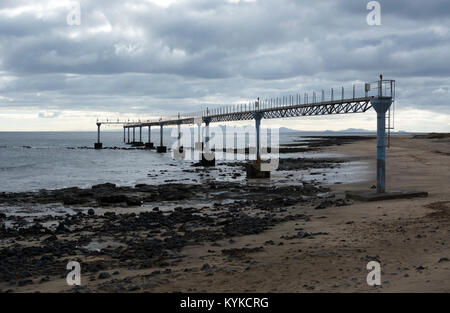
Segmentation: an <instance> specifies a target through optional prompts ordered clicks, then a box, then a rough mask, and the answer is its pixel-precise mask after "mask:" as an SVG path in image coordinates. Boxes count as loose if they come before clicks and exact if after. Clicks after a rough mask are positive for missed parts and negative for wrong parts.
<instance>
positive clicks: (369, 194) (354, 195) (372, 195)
mask: <svg viewBox="0 0 450 313" xmlns="http://www.w3.org/2000/svg"><path fill="white" fill-rule="evenodd" d="M345 195H346V198H349V199H354V200H359V201H366V202H368V201H381V200H391V199H409V198H415V197H428V192H424V191H404V190H392V191H386V192H383V193H377V192H376V191H367V190H362V191H347V192H346V193H345Z"/></svg>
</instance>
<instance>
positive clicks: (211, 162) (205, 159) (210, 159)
mask: <svg viewBox="0 0 450 313" xmlns="http://www.w3.org/2000/svg"><path fill="white" fill-rule="evenodd" d="M200 165H202V166H216V155H215V153H214V152H203V153H202V159H201V160H200Z"/></svg>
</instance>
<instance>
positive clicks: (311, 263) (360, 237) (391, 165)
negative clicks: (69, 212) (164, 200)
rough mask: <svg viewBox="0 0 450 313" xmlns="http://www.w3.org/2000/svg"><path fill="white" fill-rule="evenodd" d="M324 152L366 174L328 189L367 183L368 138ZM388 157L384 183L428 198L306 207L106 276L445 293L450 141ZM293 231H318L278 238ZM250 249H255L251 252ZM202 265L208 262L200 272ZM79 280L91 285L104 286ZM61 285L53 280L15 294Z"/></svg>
mask: <svg viewBox="0 0 450 313" xmlns="http://www.w3.org/2000/svg"><path fill="white" fill-rule="evenodd" d="M328 150H329V152H333V153H335V152H338V153H345V154H352V155H355V156H357V157H362V158H363V159H367V160H369V163H370V164H371V167H372V169H373V173H374V175H373V179H369V180H368V181H366V182H363V183H358V184H342V185H333V186H332V188H333V189H334V190H335V191H336V192H337V193H343V192H344V191H345V190H358V189H368V188H369V187H370V186H372V185H373V184H374V183H375V156H376V151H375V150H376V146H375V142H374V141H361V142H355V143H352V144H349V145H343V146H338V147H331V148H329V149H328ZM387 158H388V161H387V188H388V189H404V190H420V191H427V192H429V197H427V198H415V199H404V200H388V201H380V202H372V203H363V202H355V203H354V204H353V205H350V206H344V207H332V208H328V209H324V210H314V209H308V210H306V213H307V214H310V215H311V221H309V222H303V221H297V222H295V221H294V222H286V223H283V224H279V225H277V226H275V227H273V228H272V229H270V230H268V231H266V232H264V233H262V234H259V235H251V236H242V237H237V238H234V242H230V241H229V240H223V241H219V242H218V245H220V246H218V245H214V246H213V245H210V244H203V245H198V246H190V247H187V248H184V249H183V251H182V254H183V255H185V256H186V257H185V258H184V259H183V260H182V262H180V263H179V265H178V266H177V267H173V268H171V270H172V272H171V274H168V275H164V279H163V280H160V281H158V280H155V279H154V278H151V277H145V276H144V275H145V274H148V273H149V272H151V271H153V270H155V269H152V270H151V271H149V270H142V271H129V270H126V269H120V274H119V275H118V276H117V277H115V278H120V279H123V278H128V279H129V281H133V282H136V284H138V285H140V286H141V287H142V286H143V287H142V289H141V290H139V291H140V292H142V291H146V292H174V291H180V292H199V291H203V292H449V291H450V261H449V259H450V248H449V244H450V241H449V235H450V185H449V182H450V141H449V140H448V139H438V140H434V139H411V137H408V136H401V137H400V136H399V137H394V138H393V140H392V147H391V149H389V150H388V152H387ZM291 210H293V211H294V212H295V210H296V209H295V208H292V209H291ZM304 212H305V210H304V209H303V208H302V209H301V213H304ZM299 231H305V232H309V233H316V232H325V233H327V234H322V235H315V236H314V237H313V238H312V239H309V238H303V239H298V238H297V239H291V240H286V239H282V238H281V237H282V236H292V235H294V234H296V233H298V232H299ZM280 243H281V244H280ZM258 247H263V249H262V250H258V249H254V250H251V249H252V248H258ZM230 248H237V249H242V248H248V249H249V250H247V251H243V252H242V253H241V254H240V255H237V256H236V257H232V258H229V257H228V256H226V255H224V254H223V253H222V252H221V250H222V249H230ZM372 260H378V261H379V262H380V263H381V269H382V278H381V281H382V286H378V287H370V286H368V285H367V283H366V276H367V274H368V272H369V271H368V270H367V269H366V265H367V263H368V262H369V261H372ZM204 264H208V265H209V266H210V268H208V266H205V268H204V269H201V268H202V266H204ZM161 270H164V269H161ZM82 281H83V283H84V284H87V285H88V286H89V288H91V290H96V287H97V285H98V284H101V283H105V282H104V281H93V282H89V281H88V278H87V277H83V278H82ZM68 289H69V288H68V287H67V285H66V284H65V279H63V278H61V280H58V281H52V282H49V283H44V284H41V285H30V286H27V287H25V288H23V289H21V290H20V291H33V290H40V291H61V290H68Z"/></svg>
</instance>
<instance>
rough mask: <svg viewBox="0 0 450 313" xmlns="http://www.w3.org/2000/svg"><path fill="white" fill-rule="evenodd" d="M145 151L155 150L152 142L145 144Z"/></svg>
mask: <svg viewBox="0 0 450 313" xmlns="http://www.w3.org/2000/svg"><path fill="white" fill-rule="evenodd" d="M145 149H155V145H154V144H153V142H146V143H145Z"/></svg>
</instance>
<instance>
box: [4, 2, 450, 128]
mask: <svg viewBox="0 0 450 313" xmlns="http://www.w3.org/2000/svg"><path fill="white" fill-rule="evenodd" d="M78 2H79V3H80V8H81V11H80V12H81V24H80V25H68V23H67V16H68V15H69V14H70V13H71V3H72V4H73V1H64V0H40V1H35V0H34V1H32V0H1V2H0V131H8V130H95V124H94V123H95V120H96V118H97V117H100V118H106V117H109V118H118V117H120V118H142V119H144V118H150V117H154V116H158V115H162V114H175V113H177V112H190V111H198V110H201V109H203V108H205V107H207V106H208V107H214V106H218V105H221V104H235V103H240V102H246V101H251V100H254V99H255V98H257V97H260V98H267V97H269V98H270V97H276V96H283V95H287V94H289V93H294V94H295V93H304V92H309V91H312V90H316V91H320V90H321V89H322V88H323V89H327V90H329V89H330V88H331V87H334V88H340V86H342V85H344V86H346V87H347V89H346V92H347V91H348V92H349V93H350V88H351V86H352V84H358V85H360V84H362V83H364V82H371V81H375V80H377V78H378V75H379V74H380V73H383V74H384V77H385V78H386V79H395V80H396V81H397V101H396V128H397V130H407V131H446V132H450V106H449V99H450V33H449V27H450V1H448V0H428V1H423V0H389V1H387V0H384V1H379V2H380V4H381V25H380V26H369V25H368V23H367V19H366V17H367V14H368V13H369V12H370V10H367V8H366V5H367V3H368V2H369V1H366V0H334V1H331V0H330V1H306V0H305V1H300V0H253V1H250V0H248V1H243V0H241V1H239V0H180V1H175V0H172V1H166V0H120V1H119V0H117V1H116V0H95V1H94V0H91V1H87V0H81V1H78ZM263 123H264V125H266V126H285V127H291V128H296V129H303V130H325V129H333V130H340V129H346V128H350V127H353V128H365V129H375V128H376V124H375V112H374V111H373V110H371V111H370V112H368V113H366V114H348V115H343V116H327V117H310V118H298V119H289V120H273V121H270V122H269V121H264V122H263Z"/></svg>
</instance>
